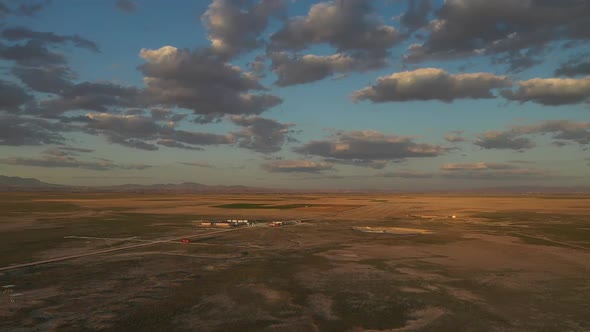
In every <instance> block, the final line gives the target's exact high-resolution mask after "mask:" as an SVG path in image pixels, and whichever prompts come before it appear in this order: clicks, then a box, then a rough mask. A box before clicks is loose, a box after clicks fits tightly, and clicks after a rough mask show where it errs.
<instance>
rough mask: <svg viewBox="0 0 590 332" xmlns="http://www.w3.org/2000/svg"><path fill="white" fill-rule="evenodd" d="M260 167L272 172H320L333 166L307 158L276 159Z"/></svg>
mask: <svg viewBox="0 0 590 332" xmlns="http://www.w3.org/2000/svg"><path fill="white" fill-rule="evenodd" d="M262 168H263V169H265V170H267V171H269V172H273V173H320V172H322V171H326V170H331V169H332V168H333V166H332V164H329V163H323V162H315V161H309V160H276V161H271V162H267V163H265V164H263V165H262Z"/></svg>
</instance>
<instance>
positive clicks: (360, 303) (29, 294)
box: [0, 193, 590, 331]
mask: <svg viewBox="0 0 590 332" xmlns="http://www.w3.org/2000/svg"><path fill="white" fill-rule="evenodd" d="M225 219H249V220H251V221H254V222H256V226H255V227H243V228H230V229H219V228H201V227H198V225H199V224H200V221H201V220H225ZM287 220H300V221H301V222H300V223H296V224H292V225H287V226H281V227H269V226H268V225H267V223H268V222H270V221H287ZM181 239H190V240H191V241H190V243H183V242H182V241H181ZM0 253H1V254H0V287H1V288H0V292H1V294H0V301H1V304H2V305H0V330H2V331H21V330H22V331H30V330H40V331H47V330H55V331H79V330H113V331H128V330H144V331H180V330H187V331H589V330H590V315H588V313H589V312H590V195H513V196H501V195H471V196H466V195H451V194H448V195H427V194H274V195H271V194H260V195H255V194H248V195H238V194H235V195H217V194H215V195H214V194H210V195H204V194H200V195H188V194H186V195H185V194H127V193H125V194H124V193H59V194H58V193H3V194H0Z"/></svg>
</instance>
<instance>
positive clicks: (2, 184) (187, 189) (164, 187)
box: [0, 175, 590, 194]
mask: <svg viewBox="0 0 590 332" xmlns="http://www.w3.org/2000/svg"><path fill="white" fill-rule="evenodd" d="M0 191H63V192H72V191H75V192H101V191H103V192H135V193H142V192H145V193H149V192H155V193H157V192H170V193H227V194H239V193H279V192H284V193H294V192H314V193H351V194H353V193H357V194H358V193H371V192H373V193H403V192H424V193H449V194H451V193H465V194H502V193H512V194H528V193H530V194H533V193H548V194H551V193H567V194H574V193H590V187H589V186H575V187H544V186H509V187H493V188H475V189H457V190H431V191H429V190H422V191H416V190H414V191H403V190H370V189H362V190H293V189H271V188H258V187H246V186H210V185H205V184H202V183H195V182H183V183H178V184H174V183H166V184H149V185H143V184H122V185H114V186H66V185H59V184H52V183H47V182H43V181H40V180H38V179H34V178H21V177H16V176H2V175H0Z"/></svg>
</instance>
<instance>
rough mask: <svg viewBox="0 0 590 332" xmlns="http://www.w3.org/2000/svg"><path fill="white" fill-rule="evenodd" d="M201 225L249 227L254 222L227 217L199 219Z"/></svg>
mask: <svg viewBox="0 0 590 332" xmlns="http://www.w3.org/2000/svg"><path fill="white" fill-rule="evenodd" d="M200 226H201V227H228V228H229V227H244V226H245V227H250V226H254V223H252V222H250V221H248V220H247V219H227V220H225V221H224V220H211V221H201V224H200Z"/></svg>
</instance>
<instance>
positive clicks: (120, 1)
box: [115, 0, 137, 13]
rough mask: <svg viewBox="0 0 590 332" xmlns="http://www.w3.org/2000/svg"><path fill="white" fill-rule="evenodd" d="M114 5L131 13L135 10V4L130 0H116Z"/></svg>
mask: <svg viewBox="0 0 590 332" xmlns="http://www.w3.org/2000/svg"><path fill="white" fill-rule="evenodd" d="M115 7H117V9H118V10H120V11H122V12H127V13H131V12H134V11H136V10H137V4H136V3H135V2H134V1H132V0H117V2H116V3H115Z"/></svg>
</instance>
